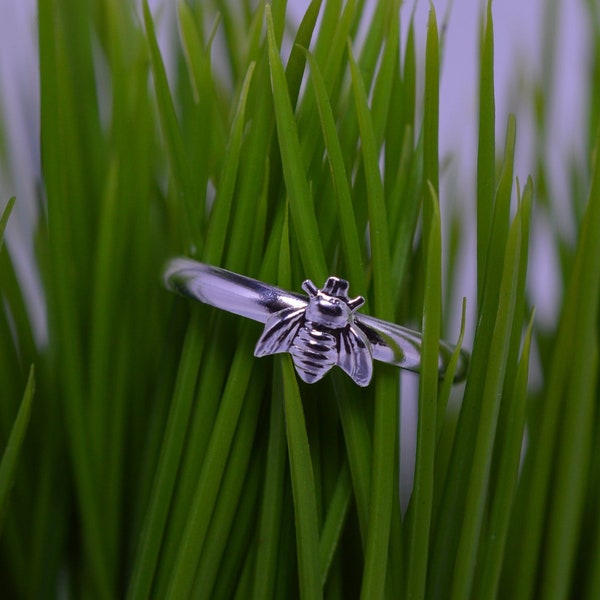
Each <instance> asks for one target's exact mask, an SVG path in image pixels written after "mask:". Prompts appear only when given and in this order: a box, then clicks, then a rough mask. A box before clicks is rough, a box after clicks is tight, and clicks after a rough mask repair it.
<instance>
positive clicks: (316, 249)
mask: <svg viewBox="0 0 600 600" xmlns="http://www.w3.org/2000/svg"><path fill="white" fill-rule="evenodd" d="M266 17H267V36H268V42H269V44H268V45H269V67H270V73H271V88H272V92H273V101H274V105H275V117H276V120H277V135H278V137H279V145H280V148H281V160H282V166H283V174H284V178H285V184H286V188H287V194H288V198H289V205H290V211H291V215H292V221H293V224H294V230H295V232H296V236H297V239H298V242H299V247H300V256H301V257H302V263H303V265H304V274H305V276H306V277H308V278H311V279H316V280H317V281H325V279H326V278H327V265H326V263H325V259H324V254H323V248H322V244H321V238H320V235H319V228H318V225H317V220H316V217H315V212H314V205H313V201H312V198H311V193H310V189H309V186H308V181H307V180H306V174H305V172H304V167H303V164H304V163H303V160H302V155H301V152H300V142H299V140H298V130H297V127H296V123H295V120H294V115H293V112H292V107H291V104H290V98H289V95H288V89H287V82H286V79H285V73H284V71H283V65H282V64H281V59H280V57H279V54H278V51H277V44H276V41H275V33H274V31H273V19H272V17H271V10H270V5H267V7H266Z"/></svg>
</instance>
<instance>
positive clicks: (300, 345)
mask: <svg viewBox="0 0 600 600" xmlns="http://www.w3.org/2000/svg"><path fill="white" fill-rule="evenodd" d="M302 288H303V289H304V290H305V291H306V292H307V293H308V295H309V298H308V302H307V304H306V306H305V307H304V308H285V309H283V310H281V311H279V312H277V313H274V314H273V315H272V316H271V317H269V319H268V320H267V322H266V323H265V329H264V331H263V334H262V335H261V337H260V339H259V340H258V342H257V344H256V348H255V350H254V354H255V356H266V355H268V354H276V353H278V352H289V353H290V354H291V355H292V359H293V361H294V366H295V367H296V371H297V373H298V375H299V376H300V378H301V379H302V380H303V381H305V382H306V383H314V382H315V381H319V379H321V378H322V377H323V376H324V375H325V374H326V373H327V372H328V371H329V370H330V369H331V368H333V367H334V366H335V365H337V366H339V367H341V368H342V369H343V370H344V371H345V372H346V373H348V375H350V377H352V379H354V381H356V383H358V385H361V386H365V385H368V383H369V381H370V380H371V375H372V373H373V364H372V363H373V358H372V356H371V349H370V344H369V341H368V339H367V337H366V335H365V333H364V332H363V331H362V330H361V329H360V328H359V327H357V326H356V324H355V322H354V311H356V309H357V308H359V307H360V306H362V305H363V304H364V298H363V297H362V296H358V297H357V298H354V299H352V300H351V299H350V298H349V297H348V282H347V281H345V280H344V279H339V278H337V277H329V279H327V281H326V282H325V285H324V286H323V289H318V288H317V287H316V286H315V285H314V283H312V281H310V280H308V279H307V280H306V281H305V282H304V283H303V284H302Z"/></svg>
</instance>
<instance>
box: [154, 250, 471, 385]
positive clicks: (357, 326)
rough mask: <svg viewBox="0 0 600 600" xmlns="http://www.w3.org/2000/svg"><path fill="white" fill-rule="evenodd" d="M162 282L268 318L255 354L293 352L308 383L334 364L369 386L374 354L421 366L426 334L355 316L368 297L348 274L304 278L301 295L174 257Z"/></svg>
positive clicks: (447, 351) (443, 364)
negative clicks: (320, 280) (352, 291)
mask: <svg viewBox="0 0 600 600" xmlns="http://www.w3.org/2000/svg"><path fill="white" fill-rule="evenodd" d="M164 281H165V285H166V287H167V288H168V289H169V290H171V291H174V292H177V293H179V294H181V295H183V296H187V297H189V298H193V299H194V300H199V301H200V302H203V303H205V304H209V305H211V306H214V307H216V308H220V309H222V310H226V311H228V312H231V313H234V314H236V315H240V316H242V317H246V318H248V319H252V320H254V321H259V322H260V323H264V324H265V328H264V330H263V333H262V335H261V336H260V338H259V340H258V342H257V344H256V347H255V349H254V355H255V356H258V357H260V356H266V355H269V354H277V353H280V352H289V353H290V354H291V355H292V359H293V362H294V366H295V368H296V371H297V373H298V375H299V376H300V378H301V379H302V380H303V381H305V382H306V383H314V382H316V381H319V380H320V379H321V378H322V377H323V376H324V375H325V374H326V373H327V372H328V371H329V370H330V369H331V368H333V367H334V366H336V365H337V366H339V367H341V368H342V369H343V370H344V371H345V372H346V373H347V374H348V375H349V376H350V377H351V378H352V379H353V380H354V381H355V382H356V383H357V384H358V385H360V386H362V387H364V386H367V385H368V384H369V382H370V381H371V377H372V375H373V359H375V360H379V361H381V362H385V363H389V364H392V365H396V366H397V367H400V368H402V369H407V370H409V371H415V372H419V370H420V366H421V345H422V336H421V334H420V333H419V332H418V331H413V330H411V329H408V328H406V327H402V326H400V325H395V324H394V323H388V322H387V321H382V320H381V319H376V318H375V317H370V316H368V315H363V314H361V313H358V312H357V310H358V309H359V308H360V307H361V306H362V305H363V304H364V303H365V299H364V298H363V297H362V296H357V297H356V298H350V297H349V296H348V290H349V284H348V282H347V281H346V280H345V279H340V278H339V277H329V278H328V279H327V281H326V282H325V285H324V286H323V287H322V288H320V289H319V288H317V286H315V284H314V283H313V282H312V281H310V280H308V279H307V280H306V281H305V282H304V283H303V284H302V289H303V290H304V291H305V292H306V293H307V294H308V296H304V295H302V294H296V293H294V292H288V291H286V290H283V289H281V288H278V287H276V286H274V285H269V284H267V283H263V282H261V281H258V280H256V279H252V278H250V277H245V276H244V275H238V274H237V273H233V272H231V271H227V270H225V269H221V268H219V267H213V266H211V265H207V264H204V263H200V262H197V261H195V260H191V259H188V258H174V259H172V260H170V261H169V263H168V264H167V268H166V270H165V274H164ZM454 351H455V347H454V346H452V345H451V344H448V343H446V342H443V341H440V345H439V358H438V372H439V374H440V376H443V374H444V373H445V372H446V370H447V368H448V365H449V363H450V359H451V357H452V355H453V353H454ZM468 363H469V354H468V353H467V352H466V351H464V350H461V351H460V353H459V357H458V361H457V364H456V371H455V376H454V381H455V382H456V381H460V380H461V379H463V378H464V377H465V375H466V372H467V367H468Z"/></svg>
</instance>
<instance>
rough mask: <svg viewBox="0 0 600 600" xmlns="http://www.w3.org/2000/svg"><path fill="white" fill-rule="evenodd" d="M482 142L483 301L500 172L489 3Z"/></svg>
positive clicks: (479, 211) (480, 287) (479, 253)
mask: <svg viewBox="0 0 600 600" xmlns="http://www.w3.org/2000/svg"><path fill="white" fill-rule="evenodd" d="M479 81H480V83H479V86H480V88H479V141H478V152H477V257H478V259H477V290H478V294H477V297H478V299H479V301H480V302H481V298H482V296H483V281H484V274H485V272H486V264H485V257H486V256H487V248H488V244H489V236H490V232H491V230H492V215H493V210H494V188H495V185H496V184H495V172H496V139H495V130H496V121H495V119H496V116H495V115H496V106H495V98H494V24H493V19H492V2H491V0H488V3H487V12H486V24H485V31H484V34H483V41H482V49H481V65H480V74H479Z"/></svg>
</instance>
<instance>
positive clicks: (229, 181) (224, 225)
mask: <svg viewBox="0 0 600 600" xmlns="http://www.w3.org/2000/svg"><path fill="white" fill-rule="evenodd" d="M253 72H254V63H250V66H249V67H248V71H247V72H246V77H245V78H244V82H243V84H242V91H241V94H240V99H239V102H238V105H237V108H236V111H235V114H234V117H233V122H232V124H231V132H230V136H229V144H228V146H227V150H226V153H225V157H224V160H223V170H222V173H221V178H220V181H219V190H218V192H217V196H216V198H215V201H214V204H213V208H212V212H211V214H210V220H209V223H208V232H207V234H206V245H205V248H204V254H203V256H204V260H206V262H208V263H209V264H213V265H218V264H220V262H221V257H222V256H223V251H224V247H225V239H226V236H227V232H228V225H229V219H230V213H231V206H232V202H233V192H234V188H235V182H236V177H237V171H238V165H239V159H240V151H241V147H242V134H243V133H244V122H245V110H246V100H247V98H248V91H249V88H250V82H251V81H252V74H253Z"/></svg>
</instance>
